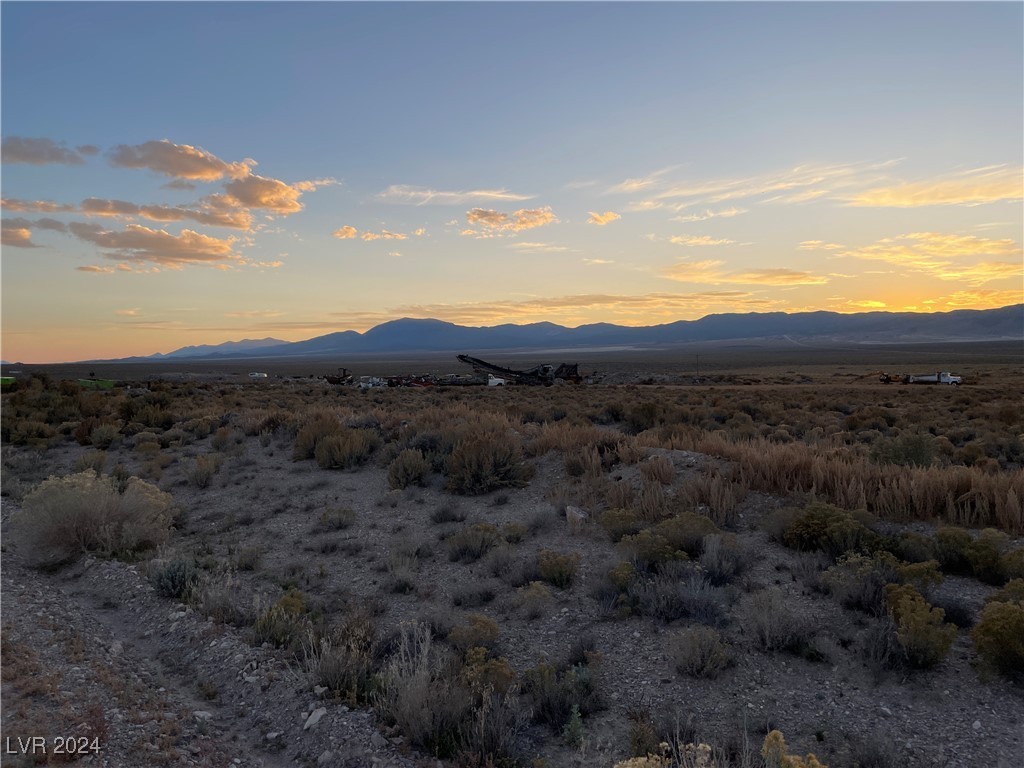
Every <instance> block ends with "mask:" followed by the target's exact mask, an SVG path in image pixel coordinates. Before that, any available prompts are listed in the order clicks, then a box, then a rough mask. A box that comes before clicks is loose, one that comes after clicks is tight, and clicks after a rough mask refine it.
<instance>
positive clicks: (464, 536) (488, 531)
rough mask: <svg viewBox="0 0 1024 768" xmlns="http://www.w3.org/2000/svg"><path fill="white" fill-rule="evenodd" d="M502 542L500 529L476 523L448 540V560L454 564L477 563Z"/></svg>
mask: <svg viewBox="0 0 1024 768" xmlns="http://www.w3.org/2000/svg"><path fill="white" fill-rule="evenodd" d="M499 541H501V534H500V533H498V529H497V528H495V527H494V526H493V525H491V524H490V523H475V524H473V525H471V526H469V527H468V528H463V529H462V530H461V531H458V532H457V533H455V534H453V535H451V536H449V537H448V539H447V542H446V543H447V545H448V559H449V560H451V561H452V562H459V563H475V562H476V561H477V560H479V559H480V558H481V557H483V556H484V555H486V554H487V553H488V552H490V551H491V550H492V549H493V548H494V547H496V546H497V545H498V542H499Z"/></svg>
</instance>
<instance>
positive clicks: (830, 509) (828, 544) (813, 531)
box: [781, 502, 882, 557]
mask: <svg viewBox="0 0 1024 768" xmlns="http://www.w3.org/2000/svg"><path fill="white" fill-rule="evenodd" d="M781 540H782V543H783V544H785V545H786V546H787V547H791V548H792V549H796V550H799V551H801V552H809V551H812V550H815V549H820V550H822V551H824V552H825V553H827V554H828V555H830V556H832V557H838V556H839V555H841V554H843V553H844V552H849V551H855V552H872V551H874V550H875V549H877V548H878V547H879V546H880V545H881V543H882V538H881V537H880V536H879V535H878V534H877V533H875V532H874V531H872V530H871V529H869V528H868V527H867V526H866V525H864V523H863V522H862V521H861V520H858V519H857V518H856V517H855V516H854V515H853V514H851V513H850V512H847V511H846V510H843V509H839V508H837V507H834V506H832V505H831V504H823V503H821V502H815V503H813V504H810V505H808V506H807V507H806V508H804V510H803V511H802V512H799V513H796V514H795V515H791V516H790V517H789V518H788V519H787V520H786V523H785V524H784V527H783V530H782V534H781Z"/></svg>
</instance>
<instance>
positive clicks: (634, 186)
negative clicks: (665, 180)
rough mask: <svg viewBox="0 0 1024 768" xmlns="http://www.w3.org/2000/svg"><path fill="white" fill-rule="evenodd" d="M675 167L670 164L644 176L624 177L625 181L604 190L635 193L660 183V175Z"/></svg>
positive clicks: (614, 193) (615, 192)
mask: <svg viewBox="0 0 1024 768" xmlns="http://www.w3.org/2000/svg"><path fill="white" fill-rule="evenodd" d="M677 167H678V166H675V165H671V166H669V167H667V168H662V169H661V170H658V171H654V172H653V173H649V174H647V175H646V176H639V177H637V178H634V179H626V180H625V181H621V182H619V183H618V184H614V185H612V186H610V187H608V189H606V190H605V194H609V195H623V194H624V195H632V194H636V193H637V192H643V191H644V190H645V189H650V188H651V187H654V186H656V185H657V184H659V183H661V180H662V177H663V176H665V174H667V173H669V172H670V171H673V170H675V169H676V168H677Z"/></svg>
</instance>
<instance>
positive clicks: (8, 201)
mask: <svg viewBox="0 0 1024 768" xmlns="http://www.w3.org/2000/svg"><path fill="white" fill-rule="evenodd" d="M0 207H2V208H3V209H4V210H5V211H12V212H16V213H64V212H66V211H73V210H75V206H73V205H68V204H65V203H55V202H53V201H52V200H19V199H18V198H15V197H5V198H3V200H2V201H0Z"/></svg>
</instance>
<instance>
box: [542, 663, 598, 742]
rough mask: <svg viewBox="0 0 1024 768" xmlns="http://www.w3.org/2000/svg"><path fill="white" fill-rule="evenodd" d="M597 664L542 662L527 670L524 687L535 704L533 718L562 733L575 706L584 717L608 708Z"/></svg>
mask: <svg viewBox="0 0 1024 768" xmlns="http://www.w3.org/2000/svg"><path fill="white" fill-rule="evenodd" d="M595 672H596V670H595V668H594V664H593V663H591V664H587V665H584V664H577V665H575V666H571V667H569V668H568V669H563V670H560V669H558V668H556V667H555V666H554V665H552V664H547V663H545V664H539V665H537V666H536V667H533V668H532V669H528V670H526V671H525V672H524V673H523V681H524V690H525V692H526V694H527V695H528V696H529V698H530V700H531V702H532V703H533V717H534V720H535V721H537V722H539V723H545V724H547V725H548V726H550V728H551V730H552V731H553V732H554V733H557V734H560V733H562V731H563V729H564V728H565V726H566V725H567V724H568V723H569V719H570V718H571V717H572V713H573V708H574V707H575V708H576V710H577V711H578V712H579V713H580V716H581V717H584V716H588V715H591V714H593V713H594V712H597V711H599V710H601V709H603V708H604V699H603V697H602V695H601V692H600V690H599V687H598V677H597V675H596V674H595Z"/></svg>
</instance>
